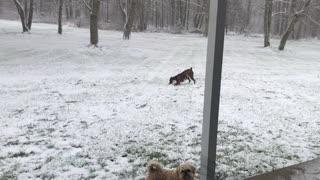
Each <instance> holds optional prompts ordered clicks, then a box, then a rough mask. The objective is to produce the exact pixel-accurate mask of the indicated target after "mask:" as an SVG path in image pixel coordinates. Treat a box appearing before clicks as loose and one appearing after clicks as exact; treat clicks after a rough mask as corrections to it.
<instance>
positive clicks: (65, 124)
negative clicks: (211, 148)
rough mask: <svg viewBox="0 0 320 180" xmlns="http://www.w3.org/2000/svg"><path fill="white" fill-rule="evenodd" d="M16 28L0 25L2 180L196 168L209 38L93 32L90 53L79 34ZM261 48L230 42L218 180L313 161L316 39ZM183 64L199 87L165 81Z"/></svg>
mask: <svg viewBox="0 0 320 180" xmlns="http://www.w3.org/2000/svg"><path fill="white" fill-rule="evenodd" d="M20 26H21V25H20V24H19V22H13V21H4V20H0V42H1V43H0V100H1V101H0V110H1V111H0V179H4V177H7V178H9V179H10V178H15V177H18V179H23V180H24V179H68V180H73V179H111V180H113V179H115V180H116V179H142V178H143V176H144V174H145V167H144V166H145V163H146V162H147V161H148V160H149V159H158V160H159V161H160V162H161V163H162V164H164V165H166V166H167V167H175V166H176V165H177V164H178V163H180V162H182V161H189V162H192V163H193V164H195V165H196V166H197V168H199V164H200V161H199V160H200V151H201V149H200V143H201V130H202V129H201V123H202V111H203V99H204V79H205V77H204V74H205V61H206V59H205V58H206V42H207V40H206V39H205V38H203V37H200V36H197V35H170V34H161V33H134V34H133V35H132V39H131V40H130V41H124V40H122V39H121V37H122V33H120V32H113V31H100V34H99V35H100V43H99V44H100V47H99V48H88V47H87V46H86V45H87V44H88V42H89V30H87V29H76V28H71V27H69V28H68V27H64V32H65V33H64V35H62V36H60V35H58V34H56V29H57V27H56V26H55V25H47V24H34V25H33V28H32V34H21V33H20V29H21V27H20ZM274 41H275V40H274ZM272 43H275V42H272ZM261 44H262V39H261V38H254V37H240V36H227V37H226V45H225V60H224V67H223V82H222V92H221V96H222V97H221V113H220V119H221V120H220V126H219V133H220V134H219V149H218V168H217V170H218V173H219V175H220V176H221V177H226V176H229V177H231V176H233V177H236V178H238V179H241V178H243V177H247V176H250V175H253V174H256V173H262V172H266V171H271V170H272V169H274V168H280V167H283V166H287V165H292V164H295V163H298V162H302V161H305V160H310V159H312V158H316V157H319V156H320V145H319V144H320V96H319V90H320V58H319V57H320V42H319V41H299V42H289V43H288V47H287V50H286V51H284V52H279V51H277V50H276V48H262V46H261ZM274 45H276V44H274ZM190 67H193V69H194V71H195V78H196V80H197V83H196V84H195V85H194V84H192V83H190V84H188V83H184V84H183V85H181V86H169V85H168V80H169V77H170V76H172V75H175V74H177V73H179V72H180V71H182V70H184V69H186V68H190Z"/></svg>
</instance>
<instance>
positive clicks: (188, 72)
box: [169, 68, 196, 85]
mask: <svg viewBox="0 0 320 180" xmlns="http://www.w3.org/2000/svg"><path fill="white" fill-rule="evenodd" d="M186 79H188V80H189V83H190V82H191V80H190V79H192V81H193V82H194V84H195V83H196V80H194V78H193V71H192V68H190V69H187V70H184V71H183V72H182V73H180V74H178V75H176V76H173V77H170V79H169V84H172V83H173V81H176V83H175V84H174V85H179V84H180V83H181V82H183V81H185V80H186Z"/></svg>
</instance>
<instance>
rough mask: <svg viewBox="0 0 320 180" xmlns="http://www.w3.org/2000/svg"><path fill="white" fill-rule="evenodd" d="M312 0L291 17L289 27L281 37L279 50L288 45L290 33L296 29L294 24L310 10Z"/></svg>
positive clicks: (308, 0)
mask: <svg viewBox="0 0 320 180" xmlns="http://www.w3.org/2000/svg"><path fill="white" fill-rule="evenodd" d="M311 2H312V0H307V1H306V2H305V4H304V6H303V9H302V10H301V11H299V12H296V13H295V14H294V15H293V16H292V17H291V21H290V23H289V25H288V27H287V30H286V31H285V33H284V34H283V35H282V37H281V41H280V45H279V48H278V49H279V50H280V51H282V50H284V47H285V46H286V43H287V40H288V38H289V36H290V34H291V33H292V31H293V30H294V26H295V24H296V23H297V22H298V21H299V19H300V18H301V16H302V15H303V14H304V13H308V11H309V6H310V4H311Z"/></svg>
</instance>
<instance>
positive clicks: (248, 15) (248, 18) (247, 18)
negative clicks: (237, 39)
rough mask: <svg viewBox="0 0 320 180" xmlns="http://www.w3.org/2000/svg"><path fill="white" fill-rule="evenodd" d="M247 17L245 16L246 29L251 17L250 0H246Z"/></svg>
mask: <svg viewBox="0 0 320 180" xmlns="http://www.w3.org/2000/svg"><path fill="white" fill-rule="evenodd" d="M247 3H248V4H247V14H246V15H247V17H246V25H245V28H246V29H248V26H249V24H250V19H251V4H252V0H248V1H247Z"/></svg>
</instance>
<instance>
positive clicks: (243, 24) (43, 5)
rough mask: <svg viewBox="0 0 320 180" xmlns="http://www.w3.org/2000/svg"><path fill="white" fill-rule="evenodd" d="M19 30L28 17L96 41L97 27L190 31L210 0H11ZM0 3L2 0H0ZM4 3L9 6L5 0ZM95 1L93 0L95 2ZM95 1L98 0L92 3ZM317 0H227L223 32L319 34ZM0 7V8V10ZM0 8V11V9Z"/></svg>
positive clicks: (201, 29) (203, 26)
mask: <svg viewBox="0 0 320 180" xmlns="http://www.w3.org/2000/svg"><path fill="white" fill-rule="evenodd" d="M11 2H13V3H11V4H13V7H15V11H16V12H18V14H19V17H20V19H21V22H22V27H23V31H24V32H28V31H29V30H30V29H31V23H32V19H36V20H37V21H38V22H51V23H57V24H58V25H59V26H58V32H59V33H62V22H68V23H74V24H75V25H76V26H78V27H90V34H91V40H90V42H91V44H93V45H96V44H97V43H98V29H115V30H122V31H123V32H124V33H123V38H124V39H129V38H130V34H131V32H132V31H165V32H172V33H181V32H192V33H202V34H204V35H207V31H208V21H209V20H208V10H209V3H210V0H12V1H11ZM2 3H3V2H2ZM3 4H4V6H7V8H6V9H10V8H11V10H12V11H13V10H14V9H13V8H12V6H10V5H8V3H7V2H4V3H3ZM98 4H99V5H98ZM94 5H98V6H94ZM319 5H320V0H227V16H226V27H225V30H226V33H229V32H230V33H239V34H244V35H250V34H251V33H264V34H265V42H264V46H269V45H270V44H271V43H270V38H271V37H276V38H281V39H282V40H281V42H282V43H281V44H282V45H281V46H280V45H279V49H283V48H284V45H285V44H286V41H287V40H288V39H301V38H310V37H312V38H314V37H318V38H320V7H319ZM3 9H4V8H0V10H3ZM0 13H1V11H0Z"/></svg>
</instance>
